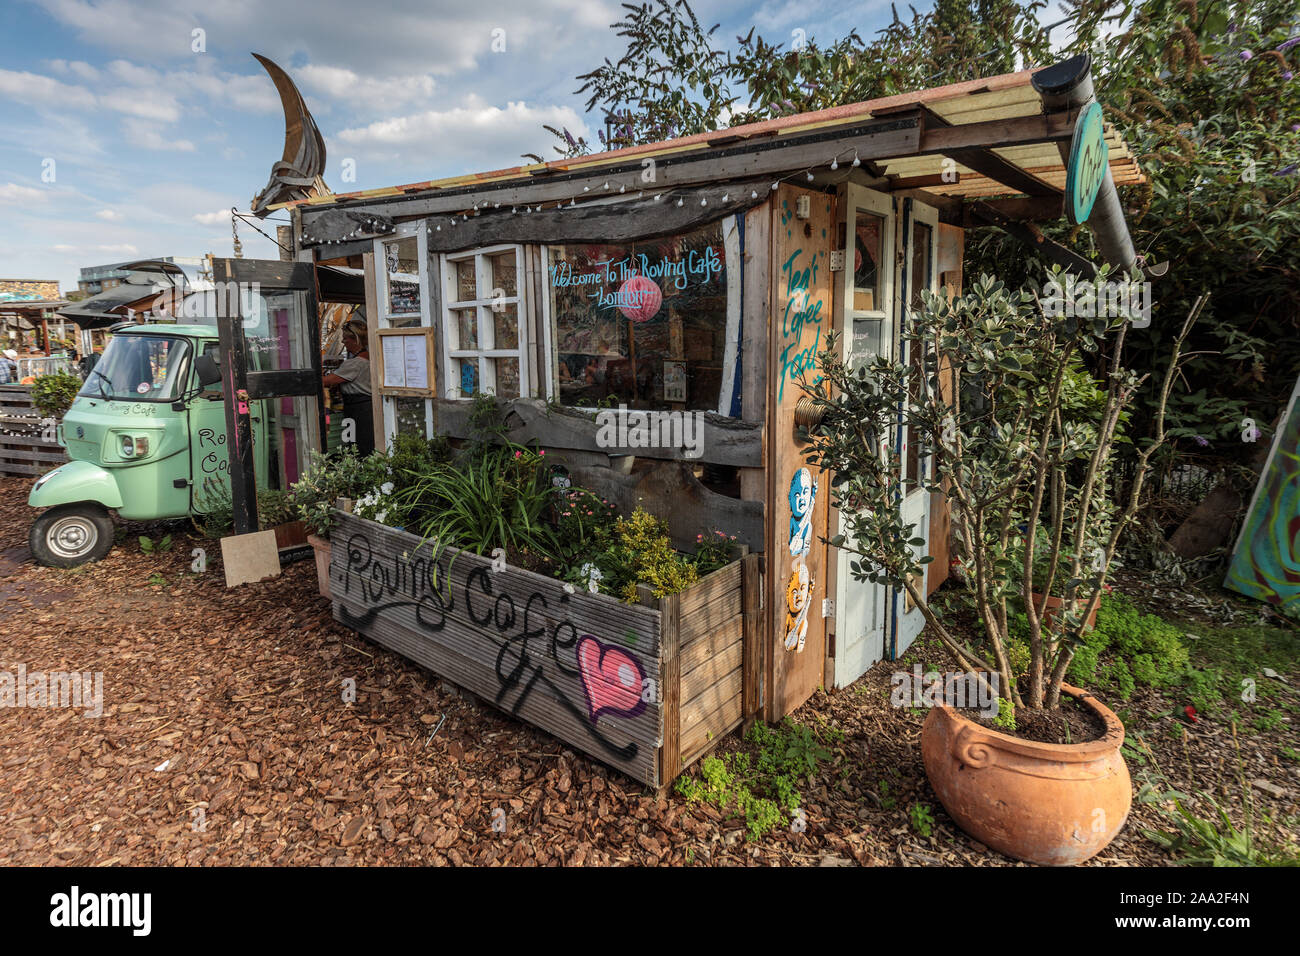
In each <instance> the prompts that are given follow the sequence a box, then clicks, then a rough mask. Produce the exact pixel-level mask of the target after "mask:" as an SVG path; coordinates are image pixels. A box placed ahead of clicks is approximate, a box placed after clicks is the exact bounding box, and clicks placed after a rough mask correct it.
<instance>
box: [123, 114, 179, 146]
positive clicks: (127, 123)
mask: <svg viewBox="0 0 1300 956" xmlns="http://www.w3.org/2000/svg"><path fill="white" fill-rule="evenodd" d="M122 130H123V132H124V133H125V135H126V139H127V142H129V143H132V144H133V145H135V146H142V147H144V148H145V149H161V150H171V151H176V152H181V153H192V152H194V144H193V143H192V142H190V141H189V140H188V139H173V138H170V137H167V136H164V135H163V133H162V130H161V128H160V127H159V126H158V125H157V124H156V123H150V122H148V121H147V120H142V119H138V118H136V117H134V116H128V117H126V118H125V119H124V120H122Z"/></svg>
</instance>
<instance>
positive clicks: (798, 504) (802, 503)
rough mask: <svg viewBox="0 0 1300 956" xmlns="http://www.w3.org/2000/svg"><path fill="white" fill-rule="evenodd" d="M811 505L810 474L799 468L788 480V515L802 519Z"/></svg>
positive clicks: (806, 470)
mask: <svg viewBox="0 0 1300 956" xmlns="http://www.w3.org/2000/svg"><path fill="white" fill-rule="evenodd" d="M811 505H812V474H811V473H809V471H808V469H807V468H800V469H799V470H798V471H796V472H795V473H794V477H793V478H791V479H790V514H791V515H792V516H794V517H796V518H802V517H803V516H804V514H805V513H806V512H807V511H808V508H809V506H811Z"/></svg>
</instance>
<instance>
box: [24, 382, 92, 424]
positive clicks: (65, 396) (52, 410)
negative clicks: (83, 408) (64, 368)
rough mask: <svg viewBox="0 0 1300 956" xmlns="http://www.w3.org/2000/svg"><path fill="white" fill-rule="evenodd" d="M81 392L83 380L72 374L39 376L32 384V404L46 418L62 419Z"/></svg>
mask: <svg viewBox="0 0 1300 956" xmlns="http://www.w3.org/2000/svg"><path fill="white" fill-rule="evenodd" d="M80 390H81V379H79V378H78V377H77V376H75V375H73V374H72V373H71V372H51V373H50V374H48V375H38V376H36V379H35V381H33V382H32V404H33V405H35V406H36V410H37V411H38V412H40V413H41V415H42V416H43V417H45V418H55V419H61V418H63V416H64V415H65V414H67V411H68V409H69V408H71V407H72V403H73V401H74V400H75V399H76V397H77V392H79V391H80Z"/></svg>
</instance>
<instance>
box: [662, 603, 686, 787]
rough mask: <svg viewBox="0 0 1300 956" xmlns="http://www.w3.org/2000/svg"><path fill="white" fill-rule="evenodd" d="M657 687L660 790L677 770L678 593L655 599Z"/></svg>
mask: <svg viewBox="0 0 1300 956" xmlns="http://www.w3.org/2000/svg"><path fill="white" fill-rule="evenodd" d="M659 613H660V614H661V619H660V620H661V623H660V631H659V648H660V650H659V653H660V663H659V687H660V689H661V691H662V693H663V711H662V713H663V721H664V742H663V746H662V747H660V749H659V790H660V792H661V793H662V792H664V791H665V790H666V789H667V787H668V786H669V785H670V784H671V783H672V782H673V780H674V779H676V777H677V774H678V773H679V772H680V771H681V769H682V767H681V763H682V661H681V655H680V652H681V596H680V595H677V594H670V595H668V596H666V597H663V598H660V599H659Z"/></svg>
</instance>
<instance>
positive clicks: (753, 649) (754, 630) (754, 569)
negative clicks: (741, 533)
mask: <svg viewBox="0 0 1300 956" xmlns="http://www.w3.org/2000/svg"><path fill="white" fill-rule="evenodd" d="M760 560H761V559H760V558H759V556H758V555H756V554H747V555H745V557H744V559H743V560H742V561H741V569H742V571H743V575H744V594H743V602H742V606H743V607H744V609H745V610H744V614H743V615H742V625H741V627H742V634H743V637H742V640H743V645H744V653H743V661H742V663H741V669H742V674H741V682H742V688H741V698H742V700H741V715H742V717H743V718H744V720H745V722H746V723H749V722H751V721H752V720H753V719H754V717H755V716H756V715H757V714H758V712H759V710H760V709H761V708H762V706H763V698H762V687H763V613H762V595H763V576H762V572H761V571H760V569H759V561H760Z"/></svg>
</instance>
